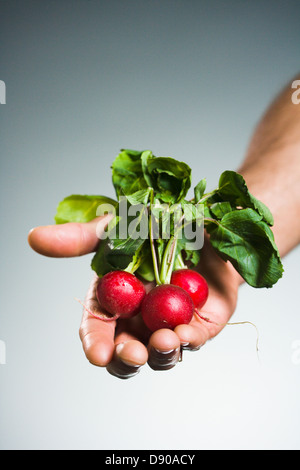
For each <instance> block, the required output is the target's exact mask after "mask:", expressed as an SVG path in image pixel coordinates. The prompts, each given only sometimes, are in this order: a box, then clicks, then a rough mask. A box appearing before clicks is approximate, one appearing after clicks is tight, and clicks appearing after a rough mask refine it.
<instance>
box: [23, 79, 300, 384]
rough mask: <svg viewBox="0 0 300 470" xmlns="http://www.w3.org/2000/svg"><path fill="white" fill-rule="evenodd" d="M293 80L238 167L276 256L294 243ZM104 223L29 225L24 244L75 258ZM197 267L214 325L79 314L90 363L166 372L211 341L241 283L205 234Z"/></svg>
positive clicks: (129, 372) (298, 129) (125, 373)
mask: <svg viewBox="0 0 300 470" xmlns="http://www.w3.org/2000/svg"><path fill="white" fill-rule="evenodd" d="M299 78H300V76H299V77H295V78H293V80H291V81H290V82H289V83H288V84H287V85H286V87H285V88H284V89H283V90H282V91H281V92H280V93H279V95H278V96H277V97H276V98H275V99H274V101H273V103H272V104H271V105H270V107H269V108H268V109H267V110H266V112H265V114H264V115H263V116H262V118H261V120H260V122H259V123H258V125H257V128H256V129H255V131H254V133H253V137H252V139H251V141H250V145H249V148H248V150H247V153H246V156H245V158H244V160H243V162H242V164H241V166H240V168H238V169H237V171H238V173H240V174H242V175H243V177H244V178H245V180H246V183H247V186H248V188H249V190H250V192H251V193H252V194H253V195H254V196H255V197H256V198H258V199H260V200H261V201H262V202H264V203H265V204H266V205H267V206H268V207H269V208H270V210H271V212H272V214H273V216H274V226H273V227H272V230H273V233H274V236H275V241H276V244H277V247H278V249H279V253H280V255H281V257H284V256H285V255H286V254H288V253H289V252H290V251H292V250H293V248H295V247H296V246H297V245H298V244H299V242H300V218H299V216H298V214H299V213H300V190H299V188H300V104H299V105H296V104H293V102H292V99H291V96H292V93H293V91H294V90H293V89H292V88H291V84H292V82H293V81H294V80H297V79H299ZM287 208H288V210H287ZM108 221H109V216H104V217H100V218H97V219H95V220H93V221H91V222H89V223H86V224H79V223H67V224H61V225H49V226H43V227H36V228H34V229H32V230H31V231H30V233H29V235H28V242H29V244H30V246H31V247H32V248H33V249H34V250H35V251H36V252H37V253H40V254H42V255H44V256H50V257H73V256H82V255H85V254H87V253H91V252H93V251H95V250H96V249H97V246H98V243H99V238H98V237H99V233H100V232H101V230H102V231H104V229H105V227H106V225H107V223H108ZM96 226H97V234H98V236H97V235H96ZM197 269H198V271H199V272H200V273H201V274H202V275H203V276H204V278H205V279H206V280H207V283H208V286H209V298H208V300H207V302H206V304H205V306H204V307H203V309H201V314H202V315H203V316H204V317H207V318H209V319H210V320H212V321H213V322H214V323H208V322H205V321H204V320H201V319H199V317H197V316H194V318H193V320H192V321H191V323H190V324H189V325H179V326H177V327H176V328H175V330H174V331H172V330H168V329H161V330H158V331H156V332H154V333H151V332H150V331H148V330H147V329H146V328H145V326H144V324H143V323H142V320H141V318H140V316H137V317H134V318H132V319H129V320H118V321H113V322H101V321H100V320H98V319H96V318H94V317H93V316H91V315H90V314H88V312H87V311H86V310H84V311H83V316H82V321H81V326H80V338H81V341H82V345H83V350H84V352H85V355H86V357H87V359H88V360H89V361H90V362H91V363H92V364H94V365H95V366H99V367H106V368H107V370H108V372H110V373H111V374H112V375H115V376H117V377H119V378H129V377H132V376H134V375H136V374H137V373H138V371H139V370H140V368H141V367H142V366H144V365H145V364H146V363H148V364H149V366H150V367H151V368H152V369H154V370H168V369H170V368H172V367H174V366H175V365H176V364H177V362H178V361H179V360H180V357H181V349H182V348H184V349H189V350H197V349H199V348H200V347H201V346H203V345H204V344H205V343H206V342H207V341H208V340H210V339H212V338H214V337H215V336H216V335H217V334H218V333H220V331H221V330H222V329H223V328H224V326H225V325H226V323H228V321H229V320H230V318H231V317H232V315H233V313H234V311H235V308H236V304H237V298H238V291H239V288H240V286H241V284H243V280H242V278H241V277H240V276H239V274H238V273H237V272H236V271H235V269H234V268H233V266H232V265H231V263H230V262H224V261H223V260H222V259H221V258H220V257H219V256H218V255H217V254H216V253H215V251H214V250H213V249H212V247H211V245H210V242H209V236H208V235H207V234H206V235H205V242H204V247H203V250H202V256H201V262H200V264H199V265H198V267H197ZM97 281H98V279H97V276H96V275H94V278H93V279H92V282H91V285H90V287H89V289H88V292H87V295H86V299H85V305H86V307H87V308H88V309H89V310H92V311H94V312H95V313H101V310H100V306H99V304H98V302H97V299H96V295H95V287H96V284H97ZM146 288H147V289H151V288H152V285H151V284H148V285H146Z"/></svg>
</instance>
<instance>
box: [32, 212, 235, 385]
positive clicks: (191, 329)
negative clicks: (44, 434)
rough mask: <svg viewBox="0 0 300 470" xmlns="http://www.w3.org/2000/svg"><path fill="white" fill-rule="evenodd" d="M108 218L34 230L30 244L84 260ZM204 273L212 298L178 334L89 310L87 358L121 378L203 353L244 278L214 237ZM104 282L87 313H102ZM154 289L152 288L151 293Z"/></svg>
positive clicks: (83, 332) (84, 331)
mask: <svg viewBox="0 0 300 470" xmlns="http://www.w3.org/2000/svg"><path fill="white" fill-rule="evenodd" d="M108 220H109V219H108V218H107V217H106V216H104V217H100V218H97V219H95V220H93V221H91V222H89V223H86V224H79V223H67V224H61V225H49V226H43V227H37V228H35V229H33V230H31V231H30V233H29V235H28V242H29V244H30V246H31V247H32V248H33V249H34V250H35V251H36V252H38V253H40V254H42V255H45V256H50V257H73V256H81V255H84V254H87V253H90V252H93V251H95V250H96V248H97V245H98V243H99V238H98V237H97V235H96V226H97V233H98V235H99V233H100V232H101V230H103V231H104V229H105V227H106V225H107V223H108ZM198 270H199V272H200V273H201V274H202V275H203V276H204V277H205V279H206V281H207V282H208V285H209V298H208V300H207V302H206V304H205V306H204V307H203V309H202V310H201V315H202V316H203V317H206V318H207V319H209V320H210V321H209V322H208V321H205V320H202V319H199V317H198V316H196V315H195V316H194V318H193V319H192V321H191V323H190V324H189V325H179V326H177V327H176V328H175V330H174V331H172V330H169V329H161V330H158V331H156V332H154V333H151V332H150V331H149V330H148V329H147V328H146V327H145V325H144V323H143V321H142V319H141V317H140V315H137V316H136V317H134V318H131V319H129V320H120V319H119V320H118V321H112V322H103V321H101V320H98V319H96V318H95V317H93V316H92V315H90V314H89V313H88V312H87V311H86V310H84V312H83V317H82V321H81V326H80V338H81V341H82V345H83V349H84V352H85V355H86V357H87V359H88V360H89V361H90V362H91V363H92V364H94V365H96V366H99V367H106V368H107V370H108V372H109V373H111V374H112V375H114V376H116V377H119V378H129V377H132V376H134V375H136V374H137V373H138V372H139V370H140V368H141V366H143V365H145V364H146V363H148V365H149V366H150V367H151V368H152V369H154V370H168V369H170V368H172V367H174V366H175V365H176V364H177V362H178V361H179V360H180V357H181V349H186V350H191V351H193V350H197V349H199V348H200V347H201V346H203V345H204V344H205V343H206V341H208V340H209V339H211V338H213V337H215V336H216V335H217V334H218V333H219V332H220V331H221V330H222V328H223V327H224V326H225V325H226V323H227V322H228V321H229V319H230V317H231V316H232V314H233V313H234V311H235V307H236V302H237V294H238V287H239V285H240V283H241V278H240V276H239V275H238V274H237V272H236V271H235V269H234V268H233V267H232V265H231V264H230V263H225V262H224V261H223V260H221V258H219V256H218V255H216V253H215V252H214V250H213V249H212V247H211V245H210V243H209V240H208V238H207V237H206V239H205V245H204V248H203V250H202V256H201V263H200V264H199V266H198ZM97 281H98V278H97V276H96V275H95V276H94V278H93V280H92V283H91V285H90V287H89V290H88V293H87V296H86V299H85V301H84V303H85V305H86V307H87V309H89V310H91V311H93V312H95V313H96V314H97V313H98V314H99V313H101V311H100V306H99V304H98V302H97V299H96V295H95V287H96V284H97ZM151 288H152V285H151V284H147V285H146V289H147V290H149V289H151Z"/></svg>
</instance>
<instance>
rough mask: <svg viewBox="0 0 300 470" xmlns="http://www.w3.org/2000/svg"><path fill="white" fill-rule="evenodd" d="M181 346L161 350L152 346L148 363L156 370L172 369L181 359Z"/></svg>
mask: <svg viewBox="0 0 300 470" xmlns="http://www.w3.org/2000/svg"><path fill="white" fill-rule="evenodd" d="M179 356H180V348H176V349H170V350H168V351H161V350H158V349H155V348H150V351H149V359H148V364H149V366H150V367H151V369H154V370H168V369H172V368H173V367H174V366H175V365H176V364H177V362H178V361H179Z"/></svg>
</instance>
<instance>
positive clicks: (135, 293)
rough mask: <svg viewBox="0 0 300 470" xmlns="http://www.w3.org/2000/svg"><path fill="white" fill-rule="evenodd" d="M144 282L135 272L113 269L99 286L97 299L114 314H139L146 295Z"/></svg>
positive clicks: (128, 315) (126, 316)
mask: <svg viewBox="0 0 300 470" xmlns="http://www.w3.org/2000/svg"><path fill="white" fill-rule="evenodd" d="M145 294H146V290H145V287H144V284H143V283H142V282H141V281H140V280H139V279H138V278H137V277H136V276H134V274H131V273H128V272H126V271H112V272H110V273H107V274H105V276H103V277H102V278H101V279H100V281H99V283H98V286H97V292H96V295H97V299H98V302H99V304H100V306H101V307H102V308H104V310H106V311H107V312H109V313H111V314H112V315H114V316H118V317H121V318H130V317H133V316H135V315H137V314H138V313H139V311H140V306H141V302H142V300H143V298H144V297H145Z"/></svg>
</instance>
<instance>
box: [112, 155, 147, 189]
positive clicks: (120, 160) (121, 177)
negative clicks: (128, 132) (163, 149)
mask: <svg viewBox="0 0 300 470" xmlns="http://www.w3.org/2000/svg"><path fill="white" fill-rule="evenodd" d="M142 153H143V152H140V151H137V150H126V149H122V151H121V153H120V154H119V155H118V156H117V157H116V158H115V160H114V162H113V164H112V181H113V185H114V188H115V191H116V194H117V197H118V198H119V196H121V195H122V194H127V195H130V194H133V193H135V192H137V191H140V190H141V189H147V187H148V184H147V183H146V180H145V178H144V174H143V169H142V162H141V156H142Z"/></svg>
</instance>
